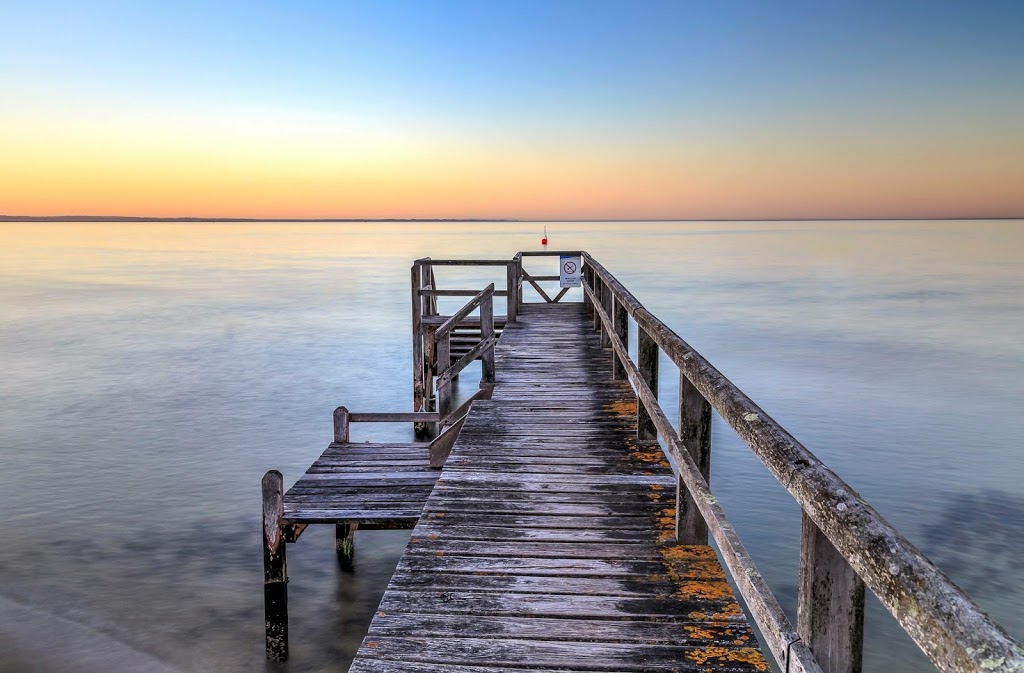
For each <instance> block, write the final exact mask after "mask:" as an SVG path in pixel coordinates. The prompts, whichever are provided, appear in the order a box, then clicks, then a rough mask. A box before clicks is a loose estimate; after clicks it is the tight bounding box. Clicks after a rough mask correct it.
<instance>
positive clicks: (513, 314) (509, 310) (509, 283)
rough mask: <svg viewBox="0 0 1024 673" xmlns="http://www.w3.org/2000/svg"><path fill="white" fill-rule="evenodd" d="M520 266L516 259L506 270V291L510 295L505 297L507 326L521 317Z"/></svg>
mask: <svg viewBox="0 0 1024 673" xmlns="http://www.w3.org/2000/svg"><path fill="white" fill-rule="evenodd" d="M518 268H519V264H518V263H517V261H516V260H515V259H513V260H512V261H511V262H509V263H508V267H506V269H505V290H506V292H507V293H508V294H507V296H506V297H505V303H506V308H505V324H506V325H508V324H510V323H514V322H515V321H516V318H517V317H518V316H519V275H518V273H517V269H518Z"/></svg>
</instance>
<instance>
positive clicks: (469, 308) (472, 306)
mask: <svg viewBox="0 0 1024 673" xmlns="http://www.w3.org/2000/svg"><path fill="white" fill-rule="evenodd" d="M493 296H494V283H491V284H489V285H488V286H487V287H485V288H484V289H483V290H481V291H480V292H479V293H477V295H476V296H475V297H473V298H472V299H470V300H469V301H468V302H466V305H465V306H463V307H462V308H460V309H459V310H458V311H456V312H455V313H453V314H452V316H451V317H450V318H448V319H447V320H445V321H444V323H442V324H441V326H440V327H438V328H437V330H436V331H435V335H436V338H438V339H440V338H442V337H443V336H444V335H445V334H447V333H448V332H450V331H451V330H452V328H453V327H455V325H457V324H458V322H459V321H460V320H462V319H463V318H465V317H466V316H468V315H469V314H470V313H472V312H473V311H474V310H476V308H477V307H478V306H480V304H482V303H483V302H484V300H485V299H488V298H489V297H493Z"/></svg>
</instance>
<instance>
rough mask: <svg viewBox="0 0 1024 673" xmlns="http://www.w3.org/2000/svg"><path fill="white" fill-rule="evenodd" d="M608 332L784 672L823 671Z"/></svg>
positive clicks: (619, 343)
mask: <svg viewBox="0 0 1024 673" xmlns="http://www.w3.org/2000/svg"><path fill="white" fill-rule="evenodd" d="M583 290H584V292H585V293H587V294H589V295H590V297H591V301H592V302H593V307H594V310H595V311H597V313H598V315H599V317H600V319H601V321H602V322H603V323H604V324H605V325H611V317H610V316H609V315H608V314H607V313H606V312H605V310H604V308H603V307H602V306H601V301H600V300H599V299H598V298H597V297H596V295H595V293H594V291H593V290H592V289H591V288H590V287H588V286H586V285H584V287H583ZM607 332H608V335H609V339H610V341H611V346H612V348H613V349H614V351H615V353H616V354H617V355H618V357H619V359H620V360H621V361H622V362H623V364H624V366H625V369H626V374H627V376H628V377H629V381H630V383H632V384H633V388H634V390H636V393H637V397H638V398H639V400H640V403H641V405H642V406H643V407H644V408H645V409H646V410H647V412H648V414H649V416H650V419H651V421H652V423H653V425H654V426H655V428H656V429H657V431H658V434H660V435H661V436H662V438H663V439H664V441H665V443H666V449H667V451H666V453H667V454H668V456H669V457H670V458H671V460H672V462H673V463H674V464H675V466H676V469H677V471H678V474H679V476H680V478H682V479H683V481H684V482H685V483H686V488H687V489H689V491H690V493H692V494H693V495H694V500H696V503H697V507H698V508H699V509H700V512H701V514H702V515H703V516H704V520H705V521H706V522H707V524H708V527H709V528H710V529H711V530H712V532H713V534H714V537H715V541H716V542H717V543H718V548H719V549H720V550H721V552H722V557H723V558H724V559H725V563H726V565H727V566H728V567H729V571H730V572H731V573H732V576H733V579H735V580H736V584H737V586H738V587H739V589H740V594H742V596H743V598H744V600H746V602H747V606H748V607H749V608H750V611H751V613H752V614H753V616H754V621H756V622H757V625H758V627H759V628H760V629H761V633H762V634H763V635H764V639H765V641H766V643H765V644H766V645H768V647H769V648H770V649H771V651H772V654H773V655H774V656H775V659H776V661H777V662H779V666H780V667H781V668H782V669H783V670H786V671H790V672H791V673H801V672H803V673H821V668H820V666H818V663H817V661H816V660H815V658H814V655H813V654H812V653H811V651H810V650H809V649H808V648H807V645H806V644H804V643H802V642H801V640H800V637H799V636H798V635H797V632H796V629H794V628H793V626H792V624H791V623H790V621H789V619H788V618H787V617H786V614H785V612H784V611H783V609H782V606H780V605H779V602H778V601H777V600H776V598H775V595H774V594H772V592H771V589H770V588H769V587H768V583H767V582H766V581H765V579H764V577H763V576H762V575H761V573H760V572H759V571H758V570H757V566H756V565H755V564H754V561H753V559H752V558H751V557H750V554H749V553H747V550H746V548H745V547H744V546H743V543H742V542H741V541H740V538H739V536H738V535H737V534H736V531H735V530H734V529H733V527H732V524H731V523H729V520H728V518H726V516H725V512H724V510H723V509H722V507H721V505H719V504H718V500H717V499H716V498H715V497H714V495H713V494H712V493H711V488H710V487H709V486H708V484H707V482H706V481H705V480H704V477H703V475H702V474H701V473H700V470H699V469H698V468H697V465H696V464H695V463H694V462H693V459H692V458H691V457H690V454H689V453H687V452H686V450H685V449H683V448H682V446H681V445H680V442H679V440H678V439H677V437H676V433H675V430H674V429H673V428H672V424H671V423H670V422H669V420H668V417H667V416H666V415H665V412H664V411H663V410H662V408H661V406H660V405H659V404H658V401H657V396H656V394H655V393H654V392H653V391H652V390H651V387H650V386H649V385H648V382H647V381H646V380H645V377H644V375H643V373H642V372H641V371H640V368H639V367H638V366H637V365H636V364H634V363H633V361H632V360H631V359H630V357H629V350H628V347H627V345H626V342H624V341H623V340H622V339H621V338H619V335H618V334H617V333H616V332H615V331H613V330H611V329H608V330H607ZM649 439H654V437H649Z"/></svg>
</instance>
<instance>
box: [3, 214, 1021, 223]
mask: <svg viewBox="0 0 1024 673" xmlns="http://www.w3.org/2000/svg"><path fill="white" fill-rule="evenodd" d="M1020 219H1024V215H1021V216H1015V217H1014V216H1008V217H984V216H981V217H974V216H958V217H767V218H692V217H683V218H670V219H663V218H656V219H645V218H635V219H621V218H615V219H582V220H580V219H574V220H557V219H554V220H550V219H549V220H515V219H502V218H446V217H436V218H427V217H424V218H404V217H384V218H358V217H329V218H324V217H318V218H294V217H135V216H125V215H109V216H107V215H26V216H21V215H0V222H183V223H189V222H291V223H296V222H338V223H353V222H408V223H417V222H423V223H427V224H429V223H443V222H525V223H530V222H883V221H892V222H921V221H930V220H939V221H956V220H1020Z"/></svg>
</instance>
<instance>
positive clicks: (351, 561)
mask: <svg viewBox="0 0 1024 673" xmlns="http://www.w3.org/2000/svg"><path fill="white" fill-rule="evenodd" d="M358 529H359V524H358V523H349V522H345V523H337V524H335V525H334V546H335V550H336V551H337V553H338V566H339V567H340V568H341V569H342V570H352V568H353V567H354V565H355V556H356V531H357V530H358Z"/></svg>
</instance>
